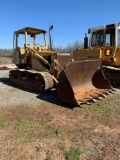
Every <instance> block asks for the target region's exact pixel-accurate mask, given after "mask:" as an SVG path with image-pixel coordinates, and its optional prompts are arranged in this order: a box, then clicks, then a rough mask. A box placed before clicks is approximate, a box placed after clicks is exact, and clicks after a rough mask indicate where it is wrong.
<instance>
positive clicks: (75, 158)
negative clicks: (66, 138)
mask: <svg viewBox="0 0 120 160" xmlns="http://www.w3.org/2000/svg"><path fill="white" fill-rule="evenodd" d="M81 153H82V152H81V151H80V149H79V148H70V150H69V151H68V152H66V153H65V155H66V160H80V155H81Z"/></svg>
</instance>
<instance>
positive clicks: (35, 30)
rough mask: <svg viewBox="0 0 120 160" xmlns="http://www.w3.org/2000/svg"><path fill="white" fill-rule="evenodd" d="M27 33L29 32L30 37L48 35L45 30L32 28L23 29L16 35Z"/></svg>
mask: <svg viewBox="0 0 120 160" xmlns="http://www.w3.org/2000/svg"><path fill="white" fill-rule="evenodd" d="M25 31H27V34H28V35H36V34H41V33H46V31H45V30H42V29H37V28H32V27H25V28H23V29H19V30H18V31H15V33H17V34H25Z"/></svg>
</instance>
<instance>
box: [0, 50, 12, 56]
mask: <svg viewBox="0 0 120 160" xmlns="http://www.w3.org/2000/svg"><path fill="white" fill-rule="evenodd" d="M12 53H13V50H12V49H0V57H12Z"/></svg>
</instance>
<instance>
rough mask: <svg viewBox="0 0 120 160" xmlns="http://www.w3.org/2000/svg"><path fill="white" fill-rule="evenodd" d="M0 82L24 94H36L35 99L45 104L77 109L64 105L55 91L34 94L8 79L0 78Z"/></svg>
mask: <svg viewBox="0 0 120 160" xmlns="http://www.w3.org/2000/svg"><path fill="white" fill-rule="evenodd" d="M0 82H2V83H3V84H5V85H8V86H11V87H13V88H17V89H20V90H22V91H25V92H30V93H35V94H37V96H36V98H38V99H41V100H43V101H46V102H50V103H52V104H55V105H58V106H62V107H65V108H69V109H73V108H75V107H78V106H74V105H70V104H66V103H64V102H62V101H61V100H60V99H59V97H58V95H57V92H56V90H55V89H52V90H48V91H47V92H45V93H39V92H36V91H33V90H29V89H26V88H22V87H20V86H15V85H13V84H12V83H11V82H10V80H9V78H4V77H3V78H0Z"/></svg>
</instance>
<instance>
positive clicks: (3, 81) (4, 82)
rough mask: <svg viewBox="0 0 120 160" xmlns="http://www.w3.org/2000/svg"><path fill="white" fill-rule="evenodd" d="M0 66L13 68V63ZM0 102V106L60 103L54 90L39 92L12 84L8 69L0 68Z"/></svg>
mask: <svg viewBox="0 0 120 160" xmlns="http://www.w3.org/2000/svg"><path fill="white" fill-rule="evenodd" d="M0 66H7V67H9V68H15V65H14V64H8V65H0ZM0 102H1V103H0V107H14V106H15V107H16V106H41V105H52V106H53V105H62V102H60V100H59V98H58V97H57V93H56V91H55V90H51V91H48V93H45V94H41V93H37V92H33V91H30V90H26V89H23V88H20V87H17V86H14V85H12V84H11V82H10V81H9V70H0Z"/></svg>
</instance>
